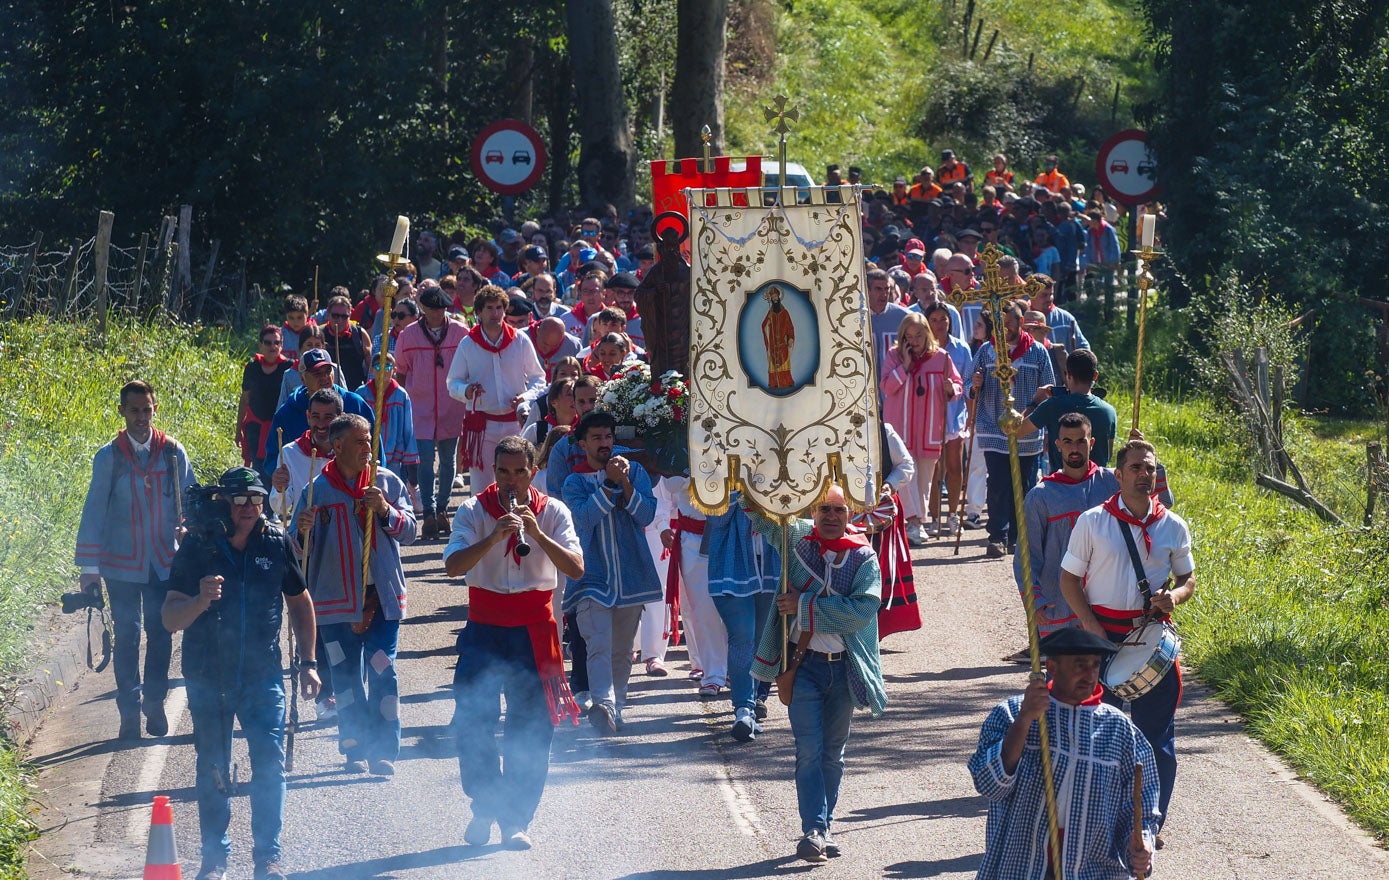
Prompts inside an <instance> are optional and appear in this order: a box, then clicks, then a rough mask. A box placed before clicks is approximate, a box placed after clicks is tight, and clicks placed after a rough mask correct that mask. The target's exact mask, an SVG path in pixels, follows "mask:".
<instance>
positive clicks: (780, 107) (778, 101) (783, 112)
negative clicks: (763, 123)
mask: <svg viewBox="0 0 1389 880" xmlns="http://www.w3.org/2000/svg"><path fill="white" fill-rule="evenodd" d="M786 100H787V99H786V96H785V95H777V96H776V97H775V98H773V99H772V103H773V104H774V105H775V107H764V108H763V109H762V114H763V115H764V116H765V117H766V118H767V121H768V122H771V121H772V120H773V119H775V120H776V125H775V126H774V127H773V128H772V131H774V132H776V133H777V134H778V135H780V136H781V144H780V146H781V153H780V165H779V166H778V170H779V171H780V173H781V176H780V177H778V178H777V186H778V187H784V186H786V134H787V132H789V131H790V130H791V126H789V125H787V124H786V120H788V119H789V120H791V121H792V122H800V121H801V111H800V110H797V109H796V108H795V107H788V106H787V105H786Z"/></svg>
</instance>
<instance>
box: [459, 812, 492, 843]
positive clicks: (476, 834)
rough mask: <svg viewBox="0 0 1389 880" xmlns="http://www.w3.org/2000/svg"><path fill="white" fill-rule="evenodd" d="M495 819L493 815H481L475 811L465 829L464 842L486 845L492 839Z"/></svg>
mask: <svg viewBox="0 0 1389 880" xmlns="http://www.w3.org/2000/svg"><path fill="white" fill-rule="evenodd" d="M494 821H495V820H494V819H493V818H492V817H491V816H479V815H477V814H476V813H474V814H473V818H472V821H470V822H469V823H468V827H467V828H464V829H463V842H464V843H466V844H468V846H486V845H487V843H488V841H490V840H491V839H492V823H493V822H494Z"/></svg>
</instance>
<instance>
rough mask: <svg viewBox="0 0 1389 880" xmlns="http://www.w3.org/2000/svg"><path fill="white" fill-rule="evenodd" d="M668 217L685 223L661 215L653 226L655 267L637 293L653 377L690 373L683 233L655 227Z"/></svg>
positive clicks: (672, 215)
mask: <svg viewBox="0 0 1389 880" xmlns="http://www.w3.org/2000/svg"><path fill="white" fill-rule="evenodd" d="M671 217H676V218H678V219H680V220H682V221H683V220H684V218H683V217H680V216H679V215H678V214H662V215H660V216H659V217H657V218H656V220H655V221H654V222H653V223H652V233H653V235H654V236H655V238H656V254H657V257H656V264H655V265H654V266H652V267H651V270H650V271H649V272H647V273H646V277H645V278H643V279H642V280H641V285H640V286H639V287H638V288H637V291H636V300H637V311H638V312H639V313H640V314H641V326H642V332H643V333H644V334H645V336H646V353H647V356H648V357H649V358H650V360H651V375H652V376H653V377H656V376H660V375H662V374H663V373H665V372H666V371H667V370H675V371H676V372H678V373H679V374H680V375H681V376H688V375H689V374H690V264H689V263H686V262H685V257H684V255H682V254H681V253H680V243H681V242H682V241H684V239H685V234H683V233H682V231H681V230H677V229H676V228H674V227H673V226H671V225H669V224H667V225H665V226H664V228H658V227H660V224H661V223H662V221H663V220H669V219H670V218H671Z"/></svg>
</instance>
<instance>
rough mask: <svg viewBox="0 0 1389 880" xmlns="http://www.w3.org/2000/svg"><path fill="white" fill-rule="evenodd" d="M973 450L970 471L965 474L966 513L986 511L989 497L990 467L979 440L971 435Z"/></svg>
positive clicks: (968, 514) (967, 514) (970, 455)
mask: <svg viewBox="0 0 1389 880" xmlns="http://www.w3.org/2000/svg"><path fill="white" fill-rule="evenodd" d="M969 442H970V444H971V449H972V451H971V452H970V453H969V473H968V474H966V475H965V479H966V481H967V482H966V483H965V515H966V516H972V515H976V514H977V515H980V516H982V515H983V513H984V505H985V504H986V503H987V499H988V487H989V469H988V468H987V467H985V466H984V453H983V452H981V451H979V440H978V438H977V437H970V438H969Z"/></svg>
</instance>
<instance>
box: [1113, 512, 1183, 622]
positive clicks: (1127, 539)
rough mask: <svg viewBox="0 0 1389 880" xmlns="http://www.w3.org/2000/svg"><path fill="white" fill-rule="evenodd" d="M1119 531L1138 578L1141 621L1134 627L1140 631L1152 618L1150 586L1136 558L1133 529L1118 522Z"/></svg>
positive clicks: (1165, 584)
mask: <svg viewBox="0 0 1389 880" xmlns="http://www.w3.org/2000/svg"><path fill="white" fill-rule="evenodd" d="M1119 531H1120V532H1121V533H1122V534H1123V536H1124V544H1125V545H1126V546H1127V547H1128V548H1129V562H1131V563H1133V574H1134V577H1135V578H1137V579H1138V592H1140V593H1142V594H1143V617H1142V618H1140V619H1141V621H1142V622H1141V623H1140V624H1139V625H1137V626H1135V627H1134V631H1135V632H1140V633H1141V632H1142V631H1143V630H1144V629H1146V628H1147V626H1148V625H1149V624H1150V623H1152V622H1153V620H1154V618H1153V592H1152V587H1151V585H1150V584H1149V583H1148V572H1147V571H1146V570H1145V569H1144V568H1143V561H1142V560H1141V559H1139V558H1138V543H1137V542H1136V541H1134V540H1133V530H1132V529H1130V528H1129V526H1128V524H1127V523H1122V522H1121V523H1119ZM1166 586H1167V582H1164V583H1163V588H1166ZM1129 620H1130V624H1131V625H1132V621H1133V618H1129ZM1165 624H1166V625H1167V626H1171V627H1172V629H1173V630H1174V631H1175V630H1176V626H1175V625H1174V624H1172V623H1170V622H1165Z"/></svg>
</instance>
